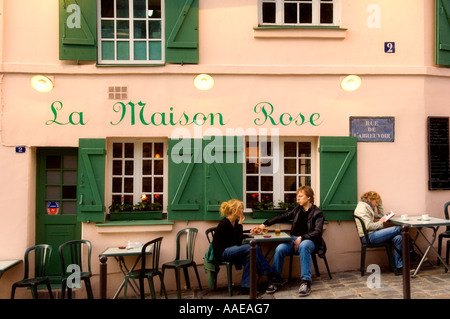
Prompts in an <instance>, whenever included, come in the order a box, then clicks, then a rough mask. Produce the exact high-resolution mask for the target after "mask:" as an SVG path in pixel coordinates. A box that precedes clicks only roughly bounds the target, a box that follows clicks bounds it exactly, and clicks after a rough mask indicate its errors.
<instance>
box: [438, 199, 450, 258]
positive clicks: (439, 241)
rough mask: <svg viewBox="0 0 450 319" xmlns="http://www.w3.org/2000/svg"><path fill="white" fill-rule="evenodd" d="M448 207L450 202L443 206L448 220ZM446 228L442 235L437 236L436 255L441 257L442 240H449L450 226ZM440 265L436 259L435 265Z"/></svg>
mask: <svg viewBox="0 0 450 319" xmlns="http://www.w3.org/2000/svg"><path fill="white" fill-rule="evenodd" d="M449 206H450V202H447V203H445V204H444V214H445V219H450V218H449V213H448V208H449ZM446 228H447V229H446V230H445V231H444V232H443V233H440V234H439V236H438V254H439V256H440V255H441V252H442V241H443V240H444V238H450V226H447V227H446ZM447 243H448V241H447ZM447 252H448V245H447ZM440 263H441V261H440V260H439V258H438V259H437V264H438V265H440Z"/></svg>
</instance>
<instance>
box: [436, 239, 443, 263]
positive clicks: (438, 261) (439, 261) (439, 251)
mask: <svg viewBox="0 0 450 319" xmlns="http://www.w3.org/2000/svg"><path fill="white" fill-rule="evenodd" d="M442 239H443V238H442V236H441V235H439V240H438V255H439V256H441V252H442ZM440 264H441V260H440V259H439V258H437V265H438V266H439V265H440Z"/></svg>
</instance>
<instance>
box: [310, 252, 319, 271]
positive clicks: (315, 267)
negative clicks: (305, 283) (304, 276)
mask: <svg viewBox="0 0 450 319" xmlns="http://www.w3.org/2000/svg"><path fill="white" fill-rule="evenodd" d="M311 259H312V262H313V265H314V270H315V272H316V276H317V277H320V272H319V266H318V265H317V257H316V254H314V253H313V254H311Z"/></svg>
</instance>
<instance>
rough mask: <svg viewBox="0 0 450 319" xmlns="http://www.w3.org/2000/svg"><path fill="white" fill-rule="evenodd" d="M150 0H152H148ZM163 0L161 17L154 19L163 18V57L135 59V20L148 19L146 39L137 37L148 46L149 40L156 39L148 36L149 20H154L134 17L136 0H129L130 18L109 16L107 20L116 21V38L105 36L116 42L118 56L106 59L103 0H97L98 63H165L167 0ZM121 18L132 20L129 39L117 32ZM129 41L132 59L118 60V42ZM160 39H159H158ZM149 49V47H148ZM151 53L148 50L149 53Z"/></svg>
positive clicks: (115, 1)
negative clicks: (104, 50) (118, 34)
mask: <svg viewBox="0 0 450 319" xmlns="http://www.w3.org/2000/svg"><path fill="white" fill-rule="evenodd" d="M113 1H114V8H116V3H117V0H113ZM147 1H150V0H147ZM160 1H161V18H157V19H154V20H161V59H160V60H148V59H147V60H135V59H134V41H135V39H134V23H133V21H135V20H143V19H145V21H146V27H147V38H146V39H136V41H145V42H146V44H147V46H148V42H149V41H152V40H155V39H150V38H149V37H148V36H149V34H148V21H149V20H152V19H151V18H148V17H146V18H133V3H134V0H129V16H130V17H129V18H107V20H113V21H114V38H112V39H110V38H107V39H106V38H105V40H106V41H112V42H114V57H115V58H116V59H115V60H104V59H103V58H102V40H103V39H102V28H101V23H102V17H101V0H97V39H98V46H97V47H98V48H97V54H98V63H99V64H120V65H133V64H135V65H145V64H149V65H155V64H163V63H164V61H165V49H164V48H165V47H166V45H165V38H166V37H165V0H160ZM119 20H129V21H130V26H129V28H130V29H129V30H130V34H129V38H127V39H118V38H117V35H116V33H115V30H116V27H115V26H116V23H117V21H119ZM120 41H123V42H129V44H130V59H129V60H117V42H120ZM158 41H159V40H158ZM147 49H148V47H147ZM148 54H149V53H148V52H147V55H148Z"/></svg>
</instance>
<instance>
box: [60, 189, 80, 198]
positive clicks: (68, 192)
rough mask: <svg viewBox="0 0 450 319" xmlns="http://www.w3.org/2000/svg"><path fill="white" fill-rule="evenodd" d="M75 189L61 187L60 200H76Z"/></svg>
mask: <svg viewBox="0 0 450 319" xmlns="http://www.w3.org/2000/svg"><path fill="white" fill-rule="evenodd" d="M76 198H77V187H76V186H63V187H62V199H76Z"/></svg>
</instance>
